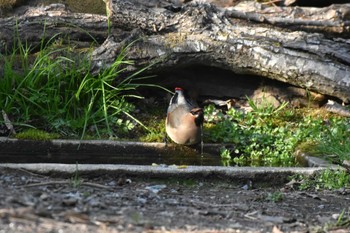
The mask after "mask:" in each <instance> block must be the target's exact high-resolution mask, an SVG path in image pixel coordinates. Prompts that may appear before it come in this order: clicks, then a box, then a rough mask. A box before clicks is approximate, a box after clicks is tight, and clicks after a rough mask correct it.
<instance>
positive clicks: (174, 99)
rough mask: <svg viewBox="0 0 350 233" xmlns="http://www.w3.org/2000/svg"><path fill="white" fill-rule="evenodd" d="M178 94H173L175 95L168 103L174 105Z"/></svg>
mask: <svg viewBox="0 0 350 233" xmlns="http://www.w3.org/2000/svg"><path fill="white" fill-rule="evenodd" d="M178 95H179V93H177V92H175V95H174V96H173V97H172V98H171V100H170V103H171V104H176V103H177V98H178Z"/></svg>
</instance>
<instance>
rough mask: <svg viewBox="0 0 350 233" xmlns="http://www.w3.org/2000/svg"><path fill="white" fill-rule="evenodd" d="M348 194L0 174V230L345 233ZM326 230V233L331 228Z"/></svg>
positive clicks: (228, 184) (122, 178)
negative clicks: (343, 214)
mask: <svg viewBox="0 0 350 233" xmlns="http://www.w3.org/2000/svg"><path fill="white" fill-rule="evenodd" d="M349 199H350V192H349V190H338V191H322V192H302V191H296V190H293V188H292V187H290V186H286V185H285V184H282V185H279V186H275V187H270V186H269V185H266V184H259V183H256V184H255V183H254V182H253V183H252V184H251V183H250V182H249V181H247V183H246V184H245V183H244V182H239V183H235V182H232V181H230V182H226V181H224V180H219V179H207V180H204V179H203V180H200V179H199V180H198V179H185V180H184V179H181V180H179V179H175V178H166V179H151V178H147V177H142V178H141V177H127V176H121V175H111V174H104V175H93V176H92V175H91V176H86V175H78V176H77V177H74V176H73V177H72V176H64V175H59V176H57V174H56V175H55V176H48V175H40V174H34V173H31V172H28V171H25V170H12V169H11V170H10V169H1V171H0V232H6V233H7V232H38V233H40V232H273V233H280V232H323V231H325V230H327V229H328V231H327V232H349V231H348V229H346V228H332V229H331V228H330V226H332V225H333V226H334V224H335V223H336V221H337V219H338V217H339V214H340V213H341V212H342V211H343V210H344V209H345V210H346V211H349V209H348V208H349V203H350V200H349ZM330 229H331V230H330Z"/></svg>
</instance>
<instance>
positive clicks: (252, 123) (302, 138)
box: [204, 100, 350, 166]
mask: <svg viewBox="0 0 350 233" xmlns="http://www.w3.org/2000/svg"><path fill="white" fill-rule="evenodd" d="M248 102H249V105H250V106H251V108H252V109H253V111H251V112H248V113H242V112H240V111H238V110H235V109H230V110H228V111H227V112H226V113H223V112H222V111H221V110H217V109H215V107H214V106H213V105H209V106H206V108H205V117H206V123H205V124H204V127H205V132H206V133H205V139H204V141H205V142H224V143H233V144H235V151H234V152H232V153H231V157H232V160H233V162H235V163H236V164H238V165H247V164H250V165H252V166H261V165H265V166H293V165H295V164H296V160H295V156H294V152H295V151H296V149H301V148H303V149H305V150H306V149H307V150H308V151H312V152H313V153H315V154H323V155H324V154H332V155H334V154H335V155H336V156H335V158H330V159H332V161H335V162H338V163H341V161H342V160H345V159H349V155H350V153H349V152H350V143H349V138H350V129H349V125H350V124H349V120H348V119H347V118H344V117H339V116H335V115H333V114H331V113H329V112H326V111H324V110H311V109H310V108H303V109H294V108H290V107H288V106H287V104H282V105H281V106H280V107H278V108H275V107H273V106H266V105H263V106H264V107H259V106H257V105H255V103H254V102H253V101H252V100H248Z"/></svg>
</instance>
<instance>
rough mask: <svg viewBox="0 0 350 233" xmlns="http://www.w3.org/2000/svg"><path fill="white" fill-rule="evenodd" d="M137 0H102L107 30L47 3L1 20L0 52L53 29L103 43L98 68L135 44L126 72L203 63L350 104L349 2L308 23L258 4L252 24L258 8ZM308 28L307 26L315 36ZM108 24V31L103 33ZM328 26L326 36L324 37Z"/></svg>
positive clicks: (100, 19) (95, 19) (98, 19)
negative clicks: (106, 11) (245, 9)
mask: <svg viewBox="0 0 350 233" xmlns="http://www.w3.org/2000/svg"><path fill="white" fill-rule="evenodd" d="M144 2H145V1H142V0H138V1H137V0H133V1H125V0H111V1H107V6H108V8H109V19H110V22H111V27H110V28H108V23H107V17H105V16H101V15H92V14H78V13H71V12H69V11H66V10H65V9H63V8H60V7H59V8H54V7H52V6H49V7H41V8H35V9H31V10H30V11H27V12H26V13H25V14H24V15H21V16H19V17H10V18H4V19H0V42H1V43H0V53H2V52H3V51H4V50H5V49H6V48H9V47H10V46H11V44H12V43H13V41H14V38H16V36H17V37H18V38H21V39H23V40H26V41H27V43H28V44H30V45H33V44H34V45H35V44H38V43H40V41H41V39H45V38H46V39H49V38H51V37H52V36H54V35H56V34H60V35H61V36H67V35H69V36H70V39H71V40H74V41H77V43H82V42H89V43H91V41H94V40H95V41H96V42H102V41H104V43H103V44H102V45H101V46H100V47H98V48H96V50H95V51H94V52H93V56H92V59H93V61H94V64H95V66H94V69H95V72H98V71H99V69H101V68H102V67H103V66H108V65H109V64H111V63H112V62H113V61H114V59H115V58H116V56H117V55H118V53H119V51H120V50H121V49H122V48H124V47H125V46H126V45H128V44H129V43H131V42H134V43H133V46H132V47H130V49H129V52H128V56H127V59H132V60H134V65H133V66H132V67H129V69H128V70H129V71H132V70H134V69H139V68H141V67H145V66H147V65H150V64H153V65H152V66H151V67H150V68H149V72H156V71H158V70H169V69H173V68H175V67H189V66H192V65H204V66H211V67H218V68H221V69H225V70H231V71H233V72H234V73H235V74H250V75H257V76H262V77H266V78H269V79H275V80H278V81H282V82H285V83H289V84H292V85H296V86H299V87H302V88H305V89H307V90H310V91H315V92H318V93H321V94H325V95H329V96H333V97H337V98H339V99H341V100H342V101H343V102H345V103H349V102H350V42H349V39H348V37H347V36H348V35H349V13H348V12H349V11H350V5H349V4H342V5H333V6H331V7H329V8H327V9H328V10H329V11H330V12H332V13H329V17H328V18H327V17H324V18H323V19H322V20H321V19H320V18H318V19H317V20H316V21H315V23H311V22H312V19H313V17H314V16H312V15H310V17H309V18H307V19H305V20H304V21H301V19H302V18H303V14H304V16H305V14H306V13H300V10H299V11H296V8H290V9H291V10H290V11H293V10H294V12H299V13H300V14H285V15H282V16H283V17H282V16H279V18H278V16H277V12H276V14H266V13H265V12H266V11H267V10H266V9H264V12H263V13H264V19H263V20H260V21H259V20H254V18H256V19H261V14H262V12H259V11H257V12H255V13H254V14H255V16H254V15H253V16H254V17H253V18H252V17H249V14H246V17H245V18H244V17H242V15H244V12H243V10H242V11H241V12H240V13H239V8H230V9H229V10H224V9H222V8H218V7H216V6H214V5H211V4H206V3H202V1H201V3H197V2H194V3H192V2H190V3H188V4H183V5H180V6H178V5H176V6H174V5H172V4H171V3H167V4H163V5H159V4H158V5H153V6H152V5H151V4H148V5H145V4H144ZM163 2H164V1H163ZM165 2H169V1H165ZM159 6H161V7H159ZM337 7H338V8H337ZM235 9H236V10H235ZM280 9H282V10H285V11H287V8H280ZM327 9H326V8H325V9H322V10H320V11H319V12H325V11H327ZM340 9H341V10H340ZM237 12H238V13H237ZM315 12H316V11H314V15H315V14H316V13H315ZM334 12H335V13H334ZM336 12H340V13H341V14H336ZM333 13H334V14H333ZM252 14H253V13H252ZM252 14H251V15H252ZM258 14H260V15H258ZM332 14H333V16H332ZM316 15H317V14H316ZM270 16H271V17H272V18H271V17H270ZM269 17H270V18H269ZM273 17H274V18H273ZM288 17H289V18H288ZM293 17H299V18H300V20H299V21H298V20H296V19H297V18H295V20H294V21H295V22H296V23H295V24H294V26H293ZM282 18H283V20H281V19H282ZM252 21H256V22H252ZM317 22H318V23H317ZM310 24H311V25H310ZM286 25H287V26H286ZM307 27H314V28H313V29H315V30H316V29H317V31H318V33H315V32H314V31H315V30H313V31H312V32H310V31H308V28H307ZM108 29H110V31H111V33H110V34H109V36H108V37H107V35H108ZM340 29H341V30H340ZM329 30H332V34H327V33H328V32H329ZM87 32H88V33H87ZM92 38H94V39H92ZM96 38H97V39H96ZM105 38H107V39H106V40H105ZM234 78H235V76H234V75H233V76H232V79H234Z"/></svg>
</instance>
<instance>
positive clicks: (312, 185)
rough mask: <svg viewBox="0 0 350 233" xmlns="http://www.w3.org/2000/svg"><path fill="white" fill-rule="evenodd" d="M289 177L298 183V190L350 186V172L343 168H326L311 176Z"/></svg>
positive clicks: (298, 175)
mask: <svg viewBox="0 0 350 233" xmlns="http://www.w3.org/2000/svg"><path fill="white" fill-rule="evenodd" d="M290 179H291V180H294V181H295V183H297V184H298V189H299V190H314V191H318V190H325V189H328V190H336V189H340V188H349V187H350V174H348V173H347V172H346V171H345V170H331V169H326V170H323V171H321V172H319V173H316V174H314V175H312V176H304V175H300V174H297V175H293V176H291V177H290Z"/></svg>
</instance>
